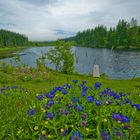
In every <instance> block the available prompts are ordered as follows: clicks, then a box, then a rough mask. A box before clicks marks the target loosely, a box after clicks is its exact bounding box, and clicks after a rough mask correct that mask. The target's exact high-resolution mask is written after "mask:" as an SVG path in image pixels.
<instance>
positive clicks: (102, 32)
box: [66, 18, 140, 49]
mask: <svg viewBox="0 0 140 140" xmlns="http://www.w3.org/2000/svg"><path fill="white" fill-rule="evenodd" d="M66 40H67V39H66ZM68 40H69V41H70V40H71V41H75V45H79V46H85V47H106V48H113V49H129V48H132V49H133V48H140V26H138V25H137V20H136V19H134V18H132V19H131V21H130V22H127V21H125V20H124V19H122V20H119V22H118V24H117V25H116V27H113V28H112V27H111V28H109V29H107V27H105V26H103V25H98V26H97V27H95V28H94V29H87V30H84V31H82V32H78V33H77V35H76V36H75V37H72V38H69V39H68Z"/></svg>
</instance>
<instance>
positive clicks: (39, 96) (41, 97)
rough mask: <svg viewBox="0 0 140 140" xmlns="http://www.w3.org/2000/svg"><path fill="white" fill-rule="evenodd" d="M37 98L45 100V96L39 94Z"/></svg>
mask: <svg viewBox="0 0 140 140" xmlns="http://www.w3.org/2000/svg"><path fill="white" fill-rule="evenodd" d="M36 98H37V99H38V100H40V101H41V100H43V98H44V96H43V95H42V94H38V95H37V96H36Z"/></svg>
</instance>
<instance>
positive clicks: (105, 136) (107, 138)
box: [101, 130, 111, 140]
mask: <svg viewBox="0 0 140 140" xmlns="http://www.w3.org/2000/svg"><path fill="white" fill-rule="evenodd" d="M101 137H102V140H111V136H110V133H109V132H108V131H105V130H102V131H101Z"/></svg>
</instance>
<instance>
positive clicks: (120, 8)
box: [0, 0, 140, 41]
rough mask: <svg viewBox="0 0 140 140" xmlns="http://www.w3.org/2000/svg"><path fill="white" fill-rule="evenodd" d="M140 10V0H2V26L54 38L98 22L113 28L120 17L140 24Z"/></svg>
mask: <svg viewBox="0 0 140 140" xmlns="http://www.w3.org/2000/svg"><path fill="white" fill-rule="evenodd" d="M139 13H140V0H0V29H6V30H10V31H15V32H18V33H21V34H25V35H26V36H28V38H29V40H32V41H51V40H56V39H61V38H67V37H71V36H74V35H76V33H77V32H78V31H83V30H86V29H88V28H94V27H95V26H97V25H102V24H103V25H105V26H107V27H108V28H109V27H114V26H116V24H117V23H118V21H119V19H125V20H127V21H130V20H131V18H132V17H134V18H135V19H137V21H138V24H139V23H140V15H139Z"/></svg>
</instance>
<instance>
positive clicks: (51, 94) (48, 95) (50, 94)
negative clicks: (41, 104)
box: [44, 93, 55, 99]
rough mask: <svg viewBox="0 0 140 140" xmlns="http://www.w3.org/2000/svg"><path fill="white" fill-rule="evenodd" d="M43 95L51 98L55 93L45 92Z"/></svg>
mask: <svg viewBox="0 0 140 140" xmlns="http://www.w3.org/2000/svg"><path fill="white" fill-rule="evenodd" d="M44 96H46V97H47V98H50V99H53V98H54V97H55V94H53V93H45V94H44Z"/></svg>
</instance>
